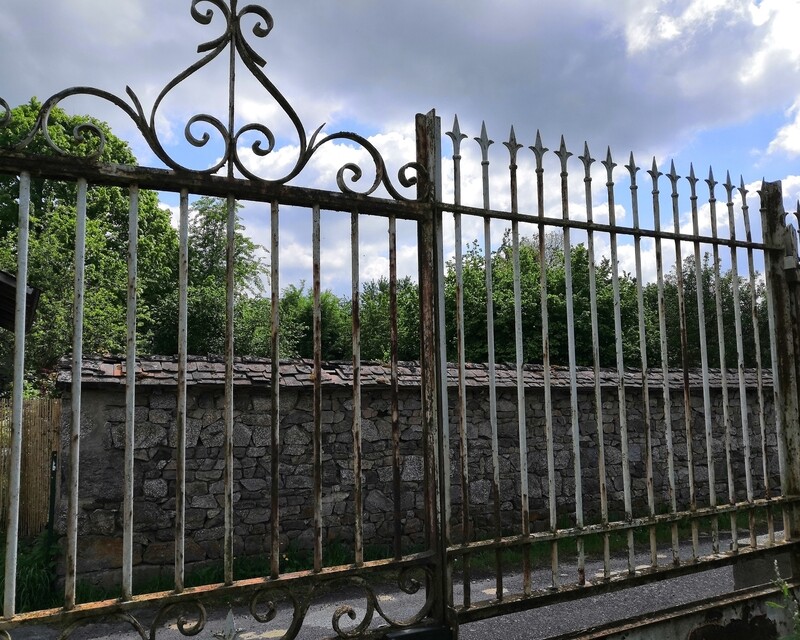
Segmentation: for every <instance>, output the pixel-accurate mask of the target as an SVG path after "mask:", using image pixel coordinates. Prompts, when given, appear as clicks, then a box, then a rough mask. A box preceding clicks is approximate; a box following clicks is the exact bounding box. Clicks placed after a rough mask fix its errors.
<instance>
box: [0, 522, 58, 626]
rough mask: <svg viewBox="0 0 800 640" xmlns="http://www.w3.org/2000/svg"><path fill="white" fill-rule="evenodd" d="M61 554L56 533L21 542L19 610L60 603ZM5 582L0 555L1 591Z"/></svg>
mask: <svg viewBox="0 0 800 640" xmlns="http://www.w3.org/2000/svg"><path fill="white" fill-rule="evenodd" d="M3 546H5V544H3ZM58 554H59V547H58V539H57V536H56V535H55V534H53V533H50V532H49V531H47V530H45V531H44V532H42V533H41V534H40V535H39V536H38V537H37V538H35V539H34V540H32V541H29V542H25V541H21V542H20V544H19V549H18V553H17V593H16V610H17V612H19V613H24V612H26V611H35V610H37V609H47V608H50V607H56V606H58V605H59V594H58V593H57V589H56V561H57V559H58ZM4 584H5V554H3V555H2V556H0V590H2V589H3V586H4Z"/></svg>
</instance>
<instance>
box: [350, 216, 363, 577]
mask: <svg viewBox="0 0 800 640" xmlns="http://www.w3.org/2000/svg"><path fill="white" fill-rule="evenodd" d="M358 245H359V234H358V211H357V210H354V211H353V212H352V213H351V214H350V257H351V269H352V271H351V274H352V275H351V280H352V291H351V296H352V306H351V308H352V313H353V484H354V487H353V489H354V490H353V511H354V514H355V528H354V530H353V544H354V546H355V562H356V566H361V565H362V564H364V536H363V533H364V508H363V504H364V503H363V499H362V495H361V304H360V299H359V298H360V290H361V283H360V278H359V261H358Z"/></svg>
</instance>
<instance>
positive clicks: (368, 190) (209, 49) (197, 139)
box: [0, 0, 426, 200]
mask: <svg viewBox="0 0 800 640" xmlns="http://www.w3.org/2000/svg"><path fill="white" fill-rule="evenodd" d="M237 4H238V0H192V2H191V9H190V13H191V17H192V19H194V20H195V21H196V22H197V23H199V24H201V25H203V26H209V25H212V24H216V23H219V22H222V23H224V29H223V31H222V32H221V33H220V34H219V35H218V36H216V37H215V38H212V39H210V40H207V41H206V42H203V43H202V44H200V45H199V46H198V47H197V53H198V54H201V55H202V57H201V58H200V59H199V60H197V61H196V62H195V63H194V64H192V65H191V66H189V67H188V68H186V69H185V70H184V71H182V72H181V73H180V74H178V75H177V76H175V77H174V78H173V79H172V80H171V81H169V82H168V83H167V85H166V86H165V87H164V88H163V89H162V90H161V92H160V93H159V94H158V96H157V97H156V99H155V101H154V103H153V107H152V110H151V112H150V113H149V114H146V113H145V112H144V110H143V108H142V105H141V102H140V100H139V98H138V96H137V95H136V94H135V93H134V92H133V90H131V89H130V88H129V87H126V94H127V99H122V98H120V97H117V96H115V95H113V94H111V93H109V92H106V91H102V90H99V89H95V88H92V87H73V88H71V89H66V90H64V91H61V92H59V93H56V94H54V95H53V96H51V97H50V98H49V99H48V100H47V101H46V102H45V103H44V104H43V105H42V107H41V110H40V112H39V115H38V118H37V120H36V123H35V125H34V127H33V129H32V130H31V131H30V132H29V133H28V134H27V135H26V136H25V137H24V139H22V140H20V141H19V142H18V143H16V144H15V145H14V149H16V150H22V149H24V148H25V147H27V146H28V145H29V144H30V143H31V141H32V140H33V139H34V138H35V137H36V136H37V135H41V136H43V137H44V139H45V141H46V143H47V145H48V146H49V147H50V148H51V149H52V150H53V151H55V152H56V153H58V154H59V155H64V156H71V157H76V156H77V157H80V158H81V159H82V160H85V161H97V160H99V159H100V157H101V155H102V153H103V150H104V149H105V146H106V136H105V133H104V132H103V130H102V129H101V128H100V127H98V126H97V124H95V123H94V122H92V121H87V122H85V123H82V124H80V125H78V126H77V127H76V128H75V129H74V131H73V132H72V140H73V142H74V143H75V145H76V146H77V145H80V150H79V151H78V150H77V149H74V148H73V147H72V145H59V144H58V143H57V142H56V141H54V140H53V138H52V136H51V134H50V132H49V130H48V124H49V121H50V115H51V112H52V110H53V108H54V107H56V106H57V105H58V104H59V103H60V102H61V101H63V100H64V99H65V98H68V97H70V96H76V95H83V96H86V95H88V96H93V97H96V98H100V99H102V100H105V101H107V102H110V103H112V104H114V105H115V106H117V107H118V108H120V109H121V110H122V111H123V112H124V113H126V114H127V115H128V117H130V119H131V120H132V121H133V123H134V124H135V125H136V127H137V128H138V129H139V131H140V132H141V134H142V136H143V137H144V139H145V141H146V142H147V144H148V145H149V146H150V149H151V150H152V152H153V153H154V154H155V156H156V157H157V158H158V159H159V160H160V161H161V162H163V163H164V164H165V165H166V166H167V167H169V168H170V169H173V170H175V171H180V172H191V173H199V174H203V175H208V174H214V173H217V172H219V171H220V170H222V169H224V168H227V170H228V174H229V175H230V176H232V175H234V171H238V172H239V173H240V174H241V175H242V176H244V177H245V178H247V179H249V180H253V181H256V182H259V183H267V184H276V185H280V184H286V183H288V182H289V181H290V180H292V179H293V178H295V177H296V176H297V175H298V174H299V173H300V172H301V171H302V169H303V168H304V167H305V166H306V165H307V164H308V163H309V161H310V159H311V158H312V156H313V155H314V154H315V153H316V152H317V151H318V150H319V149H320V147H321V146H322V145H324V144H326V143H328V142H331V141H334V140H346V141H349V142H351V143H355V144H356V145H357V146H358V147H360V148H361V149H363V150H365V151H366V152H367V154H368V155H369V156H370V158H371V161H372V165H373V166H372V168H371V169H370V174H369V175H373V176H374V177H373V178H372V180H371V181H370V180H365V181H363V182H362V179H363V177H364V175H365V172H364V169H363V168H362V167H360V166H358V165H356V164H354V163H347V164H345V165H344V166H342V167H341V168H340V169H339V171H338V172H337V175H336V183H337V185H338V187H339V189H340V190H341V191H342V192H343V193H349V194H360V195H364V196H369V195H372V194H374V193H375V192H376V190H377V189H378V188H379V187H381V186H383V187H384V188H385V189H386V191H387V192H388V193H389V194H390V196H391V197H392V198H395V199H397V200H407V199H408V198H407V197H406V196H404V195H402V194H400V192H399V191H398V190H397V188H396V187H395V183H393V182H392V180H391V179H390V178H389V175H388V173H387V171H386V165H385V162H384V160H383V157H382V156H381V154H380V152H379V151H378V150H377V149H376V148H375V146H374V145H373V144H372V143H370V142H369V141H368V140H367V139H366V138H364V137H363V136H360V135H358V134H355V133H348V132H339V133H334V134H331V135H327V136H325V137H323V138H322V139H321V140H319V141H317V136H318V134H319V133H320V131H321V130H322V127H319V128H318V129H317V130H316V131H315V132H314V134H313V135H312V136H311V138H310V139H308V138H307V137H306V133H305V128H304V126H303V123H302V122H301V120H300V118H299V117H298V115H297V113H296V112H295V111H294V109H293V108H292V106H291V105H290V104H289V102H288V101H287V100H286V98H285V97H284V96H283V95H282V94H281V93H280V91H278V89H277V88H276V87H275V85H274V84H273V83H272V82H271V81H270V80H269V78H267V76H266V75H265V74H264V72H263V70H262V69H263V67H264V66H265V65H266V60H264V58H263V57H261V56H260V55H259V54H258V53H257V52H256V50H255V49H254V48H253V46H252V44H251V43H250V42H248V37H250V38H252V37H255V38H265V37H267V36H268V35H269V34H270V33H271V32H272V30H273V27H274V20H273V17H272V15H271V14H270V13H269V11H267V10H266V9H265V8H264V7H262V6H259V5H257V4H247V5H245V6H243V7H242V8H241V9H238V8H237ZM217 18H219V19H217ZM243 21H247V23H248V27H247V28H245V26H244V25H243ZM227 47H233V48H234V49H235V52H236V53H237V54H238V57H239V59H240V60H241V61H242V62H243V63H244V65H245V66H246V67H247V69H248V70H249V71H250V73H251V74H252V75H253V77H254V78H255V79H256V80H257V81H258V82H259V83H260V84H261V86H262V87H263V88H264V89H265V90H266V91H267V93H268V94H269V95H270V96H271V97H272V99H273V100H274V101H275V102H276V103H277V104H278V106H279V107H280V109H281V110H282V112H283V114H284V116H285V117H286V118H288V120H289V122H290V123H291V126H292V127H293V128H294V131H295V135H296V138H297V141H298V144H297V149H298V151H297V157H296V160H295V163H294V165H293V166H291V168H290V169H289V170H288V171H287V172H286V173H285V174H284V175H283V176H279V177H270V178H265V177H262V176H261V175H258V174H256V173H255V172H254V171H252V170H251V169H249V168H248V167H247V166H246V165H245V162H244V161H243V160H242V158H241V157H240V151H239V149H238V145H239V142H240V138H242V136H244V135H245V134H256V136H257V138H258V139H256V140H255V141H254V142H252V144H250V145H249V147H248V148H249V150H250V151H252V153H253V154H254V155H255V156H257V157H259V158H264V157H265V156H268V155H269V154H271V153H272V152H273V151H275V148H276V134H275V131H274V130H273V129H272V128H270V127H269V126H268V125H267V124H264V123H257V122H256V123H250V124H245V125H244V126H238V127H234V119H235V118H234V115H233V112H234V106H235V101H234V96H235V86H234V84H235V76H234V77H231V78H230V82H229V109H228V113H229V116H228V119H227V122H223V121H222V120H220V119H218V118H215V117H213V116H211V115H208V114H198V115H195V116H192V117H191V118H190V119H189V120H188V122H187V123H186V125H185V127H184V137H185V139H186V141H187V142H188V143H189V144H191V145H192V146H195V147H205V146H206V145H207V144H208V143H209V142H211V140H212V134H213V138H214V139H219V140H221V146H222V156H221V158H220V160H218V161H216V162H215V163H214V164H213V165H212V166H208V167H206V168H201V169H192V168H189V167H186V166H184V165H183V164H181V163H180V162H179V161H178V160H176V159H175V158H174V157H173V156H172V155H171V154H170V152H169V151H167V149H166V148H165V147H164V145H163V144H162V141H161V139H160V137H159V132H158V127H157V124H156V123H157V120H158V118H157V115H158V113H159V109H160V108H161V106H162V104H163V102H164V101H165V99H166V98H167V96H168V95H170V93H171V92H172V90H173V89H175V88H176V87H177V86H178V85H180V84H181V83H183V82H184V81H186V80H188V79H189V78H190V77H192V76H194V75H195V74H196V73H197V72H198V71H200V70H201V69H202V68H204V67H206V66H207V65H208V64H209V63H210V62H211V61H212V60H214V59H215V58H217V57H218V56H219V55H220V54H221V53H222V52H223V51H224V50H225V49H226V48H227ZM10 120H11V109H10V108H9V105H8V104H7V102H6V101H5V100H3V99H2V98H0V127H5V126H8V124H9V123H10ZM200 124H203V125H207V126H208V127H210V129H211V133H210V132H209V131H208V130H205V131H202V133H199V132H198V131H197V125H200ZM87 143H89V144H87ZM64 146H66V147H67V148H64ZM87 147H88V148H87ZM412 172H413V173H415V174H416V175H411V173H412ZM423 174H424V169H423V167H421V166H420V165H419V164H418V163H415V162H411V163H408V164H406V165H404V166H403V167H402V168H401V169H400V171H399V173H398V183H399V185H401V186H402V187H405V188H409V187H411V186H413V185H415V184H417V183H418V180H419V179H420V176H422V175H423ZM425 196H426V194H418V197H425Z"/></svg>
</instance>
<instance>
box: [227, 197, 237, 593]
mask: <svg viewBox="0 0 800 640" xmlns="http://www.w3.org/2000/svg"><path fill="white" fill-rule="evenodd" d="M227 205H228V221H227V241H226V244H225V247H226V251H225V253H226V259H225V270H226V288H225V541H224V545H225V584H232V583H233V357H234V351H233V294H234V286H235V278H234V269H235V267H236V264H235V256H236V199H235V198H234V197H233V196H232V195H229V196H228V203H227Z"/></svg>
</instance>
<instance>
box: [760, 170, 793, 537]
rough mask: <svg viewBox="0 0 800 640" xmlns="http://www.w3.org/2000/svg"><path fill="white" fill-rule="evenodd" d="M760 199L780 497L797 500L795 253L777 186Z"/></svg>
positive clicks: (787, 520) (766, 186) (770, 185)
mask: <svg viewBox="0 0 800 640" xmlns="http://www.w3.org/2000/svg"><path fill="white" fill-rule="evenodd" d="M759 195H760V196H761V229H762V233H763V238H764V244H765V245H767V247H768V249H767V250H766V251H765V252H764V271H765V275H766V278H765V279H766V289H767V319H768V321H769V336H770V357H771V360H772V377H773V382H772V386H773V394H774V396H773V397H774V401H773V406H774V407H775V427H776V432H777V437H778V460H779V471H780V476H781V494H782V495H784V496H789V495H796V494H797V491H798V487H800V469H798V464H797V459H796V456H795V455H792V452H796V451H797V450H798V446H797V445H798V440H797V438H798V433H797V424H798V420H799V419H800V418H799V416H800V407H798V389H797V383H798V381H797V370H796V358H797V355H798V354H797V353H796V351H795V348H794V340H791V339H789V338H788V336H790V335H791V332H792V330H793V325H794V319H793V317H792V312H791V306H792V301H791V298H790V293H789V290H788V289H789V286H790V285H789V283H788V281H787V280H788V278H787V273H786V266H787V265H786V259H787V257H788V258H790V259H791V261H792V263H793V265H792V266H794V265H796V264H797V257H796V255H791V254H792V253H793V252H794V250H795V248H794V247H792V248H791V249H788V247H787V242H789V241H790V239H788V238H787V237H786V236H787V229H786V223H785V216H786V213H785V211H784V208H783V195H782V193H781V183H780V182H762V184H761V189H760V190H759ZM787 249H788V250H787ZM787 253H788V254H789V255H788V256H787ZM778 335H780V336H783V337H784V344H783V345H782V348H780V349H779V348H778V344H777V340H778ZM794 512H795V510H794V509H793V508H791V507H789V508H788V509H787V508H785V507H784V508H782V513H783V536H784V540H785V541H791V540H794V539H796V536H797V531H796V529H795V527H796V521H795V518H794Z"/></svg>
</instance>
